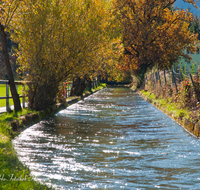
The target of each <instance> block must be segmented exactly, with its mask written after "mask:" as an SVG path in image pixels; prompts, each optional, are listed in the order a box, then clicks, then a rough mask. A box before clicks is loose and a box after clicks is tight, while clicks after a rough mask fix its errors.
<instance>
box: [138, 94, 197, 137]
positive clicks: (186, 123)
mask: <svg viewBox="0 0 200 190" xmlns="http://www.w3.org/2000/svg"><path fill="white" fill-rule="evenodd" d="M137 92H138V94H139V95H140V96H141V97H143V98H144V99H145V100H147V101H148V102H149V103H151V104H152V105H154V106H155V107H156V108H158V109H159V110H161V111H162V112H164V113H165V114H166V115H168V116H169V117H171V118H172V119H173V120H175V121H176V122H177V123H178V124H179V125H181V126H182V127H183V128H184V129H185V130H186V131H187V132H188V133H190V134H191V135H192V136H194V137H196V138H200V122H197V123H193V122H191V121H190V120H188V119H187V118H185V117H176V116H175V115H174V114H173V113H172V112H169V111H167V110H166V109H165V108H166V107H165V106H163V105H161V104H159V103H158V102H154V101H152V100H151V99H150V98H149V97H148V96H145V95H144V94H143V93H141V91H137Z"/></svg>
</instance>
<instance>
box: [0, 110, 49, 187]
mask: <svg viewBox="0 0 200 190" xmlns="http://www.w3.org/2000/svg"><path fill="white" fill-rule="evenodd" d="M29 113H35V112H33V111H30V110H28V109H24V110H23V111H22V112H18V113H14V112H13V113H9V114H8V113H4V114H1V115H0V189H1V190H14V189H19V190H44V189H46V190H47V189H51V188H49V187H47V186H45V185H42V184H40V183H39V182H36V181H34V180H33V179H32V177H31V176H30V171H29V170H28V168H26V167H25V166H23V164H22V163H21V162H20V161H19V160H18V158H17V155H16V152H15V150H14V148H13V144H12V139H13V138H14V137H15V136H16V135H17V133H15V132H13V131H12V129H11V126H10V124H9V123H10V121H12V120H16V119H18V118H19V117H20V116H22V115H27V114H29Z"/></svg>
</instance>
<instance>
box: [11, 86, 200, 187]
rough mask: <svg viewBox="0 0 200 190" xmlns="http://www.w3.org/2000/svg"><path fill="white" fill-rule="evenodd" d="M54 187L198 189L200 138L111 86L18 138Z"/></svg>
mask: <svg viewBox="0 0 200 190" xmlns="http://www.w3.org/2000/svg"><path fill="white" fill-rule="evenodd" d="M13 143H14V146H15V149H16V151H17V154H18V156H19V159H20V160H21V161H22V162H23V163H24V164H25V165H27V166H28V167H29V168H30V170H31V174H32V175H33V176H35V178H36V180H39V181H42V182H43V183H46V184H48V185H52V186H53V187H54V188H57V189H59V190H60V189H67V190H68V189H113V190H114V189H115V190H116V189H133V190H134V189H136V190H146V189H147V190H150V189H173V190H175V189H185V190H188V189H192V190H195V189H200V146H199V144H200V141H199V140H198V139H195V138H194V137H192V136H190V135H189V134H188V133H187V132H185V131H184V129H183V128H182V127H181V126H179V125H178V124H177V123H176V122H175V121H173V120H172V119H170V118H169V117H167V116H166V115H165V114H164V113H162V112H161V111H159V110H158V109H156V108H155V107H154V106H152V105H151V104H149V103H148V102H147V101H145V100H144V99H143V98H141V97H140V96H139V95H138V94H136V93H134V92H132V91H131V90H130V89H129V88H125V87H124V88H122V87H121V88H106V89H104V90H102V91H99V92H97V93H95V94H93V95H91V96H89V97H87V98H85V99H84V100H81V101H79V102H78V103H76V104H73V105H71V106H69V107H68V108H66V109H65V110H62V111H60V112H58V113H57V114H56V115H55V116H53V117H51V118H47V119H45V120H43V121H41V122H40V123H38V124H35V125H33V126H31V127H29V128H28V129H26V130H25V131H23V132H22V133H21V134H20V135H19V136H18V137H17V138H16V139H14V141H13Z"/></svg>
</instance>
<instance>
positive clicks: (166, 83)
mask: <svg viewBox="0 0 200 190" xmlns="http://www.w3.org/2000/svg"><path fill="white" fill-rule="evenodd" d="M164 78H165V85H166V84H167V79H166V75H165V70H164Z"/></svg>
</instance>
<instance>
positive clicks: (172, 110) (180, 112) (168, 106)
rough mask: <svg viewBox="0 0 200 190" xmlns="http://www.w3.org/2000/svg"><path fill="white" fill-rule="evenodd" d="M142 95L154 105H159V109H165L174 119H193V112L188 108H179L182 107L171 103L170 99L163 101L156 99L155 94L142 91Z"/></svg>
mask: <svg viewBox="0 0 200 190" xmlns="http://www.w3.org/2000/svg"><path fill="white" fill-rule="evenodd" d="M140 94H141V95H142V96H143V97H145V99H148V100H150V102H152V103H153V104H154V105H157V107H160V108H163V109H165V111H166V112H167V113H169V114H171V115H173V116H174V117H177V118H182V117H185V118H187V119H189V118H190V117H191V114H192V112H191V111H190V110H188V109H187V108H185V109H184V108H181V109H180V108H179V107H180V105H179V104H178V103H172V102H170V99H168V98H166V99H161V98H156V96H155V95H154V93H150V92H148V91H145V90H142V91H140Z"/></svg>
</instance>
